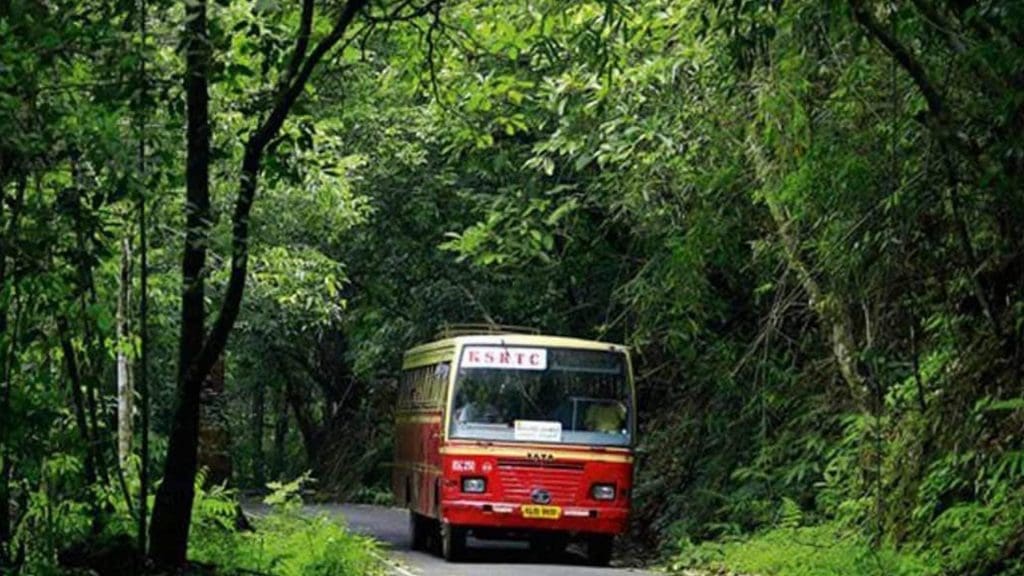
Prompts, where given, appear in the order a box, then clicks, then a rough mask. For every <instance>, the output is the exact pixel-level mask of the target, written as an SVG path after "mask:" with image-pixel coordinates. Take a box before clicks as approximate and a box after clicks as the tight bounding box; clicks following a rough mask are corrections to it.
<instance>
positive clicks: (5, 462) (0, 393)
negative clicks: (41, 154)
mask: <svg viewBox="0 0 1024 576" xmlns="http://www.w3.org/2000/svg"><path fill="white" fill-rule="evenodd" d="M6 207H7V166H6V162H3V163H0V224H2V227H0V355H2V356H0V362H2V364H0V386H2V387H3V388H2V389H0V568H3V567H5V566H7V565H8V559H7V544H8V542H10V541H11V491H10V474H9V472H8V470H9V469H10V462H9V461H10V458H11V455H10V452H9V451H8V444H9V442H8V440H7V428H8V425H9V422H10V419H11V415H10V409H11V383H10V377H9V374H10V372H9V370H8V366H9V365H10V363H11V358H9V357H8V355H7V350H8V348H9V347H8V346H7V339H8V338H10V336H9V335H8V334H7V313H8V311H9V310H10V309H11V306H10V301H9V300H7V298H9V297H10V296H9V295H10V292H9V291H8V290H7V246H8V234H9V230H10V226H8V224H7V219H6V218H7V212H6Z"/></svg>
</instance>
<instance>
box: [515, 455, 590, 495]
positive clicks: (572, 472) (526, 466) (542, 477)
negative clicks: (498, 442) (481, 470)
mask: <svg viewBox="0 0 1024 576" xmlns="http://www.w3.org/2000/svg"><path fill="white" fill-rule="evenodd" d="M498 478H499V480H500V482H501V487H502V489H503V491H504V493H505V497H506V498H507V499H509V500H512V501H516V502H530V501H531V495H532V494H533V491H534V490H538V489H540V490H545V491H547V493H548V494H550V495H551V503H552V504H571V503H573V502H574V501H575V500H576V498H577V496H578V495H579V490H580V482H581V481H582V478H583V464H582V463H574V462H550V461H549V462H538V461H532V460H520V459H504V458H502V459H499V460H498Z"/></svg>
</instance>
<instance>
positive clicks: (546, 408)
mask: <svg viewBox="0 0 1024 576" xmlns="http://www.w3.org/2000/svg"><path fill="white" fill-rule="evenodd" d="M452 404H453V405H452V412H451V415H452V416H451V431H450V436H451V437H452V438H467V439H475V440H499V441H513V442H534V443H538V442H539V443H554V444H589V445H598V446H628V445H629V444H630V441H631V431H632V430H633V409H632V405H631V404H632V400H631V394H630V390H629V380H628V377H627V369H626V357H625V354H623V353H621V352H611V351H595V350H579V349H569V348H525V347H516V346H507V347H506V346H483V345H481V346H475V345H474V346H465V347H464V348H463V351H462V357H461V359H460V362H459V368H458V373H457V375H456V380H455V391H454V395H453V402H452Z"/></svg>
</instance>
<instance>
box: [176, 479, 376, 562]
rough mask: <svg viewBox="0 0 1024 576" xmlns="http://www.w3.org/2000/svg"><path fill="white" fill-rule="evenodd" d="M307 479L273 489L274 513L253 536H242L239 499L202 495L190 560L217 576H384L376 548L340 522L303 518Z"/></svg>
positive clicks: (246, 533) (228, 495)
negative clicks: (303, 491) (210, 567)
mask: <svg viewBox="0 0 1024 576" xmlns="http://www.w3.org/2000/svg"><path fill="white" fill-rule="evenodd" d="M308 480H309V477H308V475H305V476H302V477H301V478H299V479H297V480H294V481H292V482H288V483H272V484H270V488H271V489H272V492H271V494H270V495H269V496H267V497H266V498H265V499H264V503H265V504H267V505H268V506H269V507H270V513H269V514H267V515H266V516H263V517H259V518H256V519H255V521H254V530H237V529H236V521H237V516H236V514H237V511H236V501H235V498H234V495H233V494H232V493H230V491H226V490H223V489H219V488H215V489H213V490H210V491H206V492H200V493H199V494H198V495H197V498H196V503H195V507H194V509H193V515H192V519H193V524H192V532H191V538H190V542H189V551H190V557H191V559H192V560H193V561H195V562H199V563H202V564H211V565H215V566H216V567H217V569H218V574H231V575H243V574H253V573H259V574H273V575H275V576H328V575H330V576H364V575H365V576H373V575H378V574H384V573H385V572H384V566H383V564H382V561H381V560H380V558H381V555H380V554H379V553H378V549H377V544H376V542H375V541H374V540H373V539H371V538H368V537H365V536H361V535H358V534H354V533H352V532H350V531H349V530H347V529H346V528H345V527H344V526H343V525H341V524H339V523H338V522H337V521H336V520H334V519H331V518H329V517H327V516H326V515H319V516H315V517H308V516H304V515H302V514H301V506H302V499H301V497H300V496H299V490H300V488H301V487H302V484H303V483H305V482H307V481H308Z"/></svg>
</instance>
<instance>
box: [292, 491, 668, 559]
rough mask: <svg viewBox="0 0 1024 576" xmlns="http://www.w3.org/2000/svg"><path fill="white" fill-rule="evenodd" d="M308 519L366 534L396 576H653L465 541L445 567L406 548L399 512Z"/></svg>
mask: <svg viewBox="0 0 1024 576" xmlns="http://www.w3.org/2000/svg"><path fill="white" fill-rule="evenodd" d="M307 508H308V509H309V510H310V512H311V513H314V514H316V513H327V514H330V515H335V516H338V517H339V519H343V520H344V521H345V522H347V524H348V526H349V527H350V528H351V529H352V530H354V531H357V532H362V533H364V534H369V535H371V536H373V537H375V538H377V539H378V540H380V541H382V542H384V543H385V544H387V545H388V547H389V551H388V552H389V556H390V557H391V558H392V559H393V560H395V566H394V572H395V574H396V575H398V576H522V575H524V574H528V575H529V576H601V575H603V576H612V575H618V576H653V573H651V572H644V571H641V570H635V569H627V568H593V567H590V566H585V565H584V559H583V557H582V556H581V555H580V554H579V551H576V550H574V549H573V547H572V546H570V549H569V551H568V552H566V553H564V554H561V555H559V556H557V557H552V558H547V557H545V558H538V557H537V556H536V555H534V554H532V553H531V552H530V550H529V549H527V546H526V544H525V543H520V542H495V541H487V542H482V541H479V540H475V539H473V538H470V539H469V550H468V552H467V556H466V559H465V560H464V561H462V562H458V563H448V562H445V561H444V560H442V559H441V558H439V557H437V556H433V555H431V554H427V553H424V552H417V551H414V550H411V549H410V548H409V536H408V525H409V520H408V516H407V514H406V512H405V510H400V509H397V508H383V507H380V506H366V505H360V504H322V505H313V506H308V507H307Z"/></svg>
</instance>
